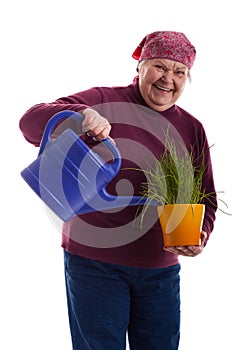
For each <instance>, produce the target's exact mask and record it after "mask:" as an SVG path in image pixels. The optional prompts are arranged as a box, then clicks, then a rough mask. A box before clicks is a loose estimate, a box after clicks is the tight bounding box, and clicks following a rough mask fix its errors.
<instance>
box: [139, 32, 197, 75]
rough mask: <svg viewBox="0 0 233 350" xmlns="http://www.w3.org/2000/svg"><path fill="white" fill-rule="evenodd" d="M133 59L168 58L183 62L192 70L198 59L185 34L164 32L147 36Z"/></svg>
mask: <svg viewBox="0 0 233 350" xmlns="http://www.w3.org/2000/svg"><path fill="white" fill-rule="evenodd" d="M132 57H133V58H135V59H136V60H138V61H143V60H146V59H149V58H166V59H170V60H173V61H178V62H181V63H183V64H184V65H185V66H186V67H188V68H189V69H190V68H191V67H192V65H193V63H194V60H195V57H196V50H195V47H194V46H193V45H192V44H191V43H190V41H189V40H188V39H187V37H186V36H185V35H184V34H183V33H179V32H170V31H162V32H154V33H151V34H148V35H147V36H145V38H144V39H143V40H142V41H141V43H140V44H139V45H138V47H137V48H136V50H135V51H134V53H133V55H132Z"/></svg>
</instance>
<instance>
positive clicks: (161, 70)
mask: <svg viewBox="0 0 233 350" xmlns="http://www.w3.org/2000/svg"><path fill="white" fill-rule="evenodd" d="M155 68H156V69H157V70H158V71H159V72H165V71H166V68H165V67H163V66H161V65H160V64H156V65H155Z"/></svg>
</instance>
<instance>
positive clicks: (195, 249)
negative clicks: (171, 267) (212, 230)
mask: <svg viewBox="0 0 233 350" xmlns="http://www.w3.org/2000/svg"><path fill="white" fill-rule="evenodd" d="M206 238H207V233H206V232H205V231H202V232H201V244H200V245H199V246H195V245H192V246H191V245H190V246H179V247H166V248H164V250H166V251H167V252H170V253H173V254H179V255H183V256H196V255H199V254H201V253H202V251H203V248H204V246H205V240H206Z"/></svg>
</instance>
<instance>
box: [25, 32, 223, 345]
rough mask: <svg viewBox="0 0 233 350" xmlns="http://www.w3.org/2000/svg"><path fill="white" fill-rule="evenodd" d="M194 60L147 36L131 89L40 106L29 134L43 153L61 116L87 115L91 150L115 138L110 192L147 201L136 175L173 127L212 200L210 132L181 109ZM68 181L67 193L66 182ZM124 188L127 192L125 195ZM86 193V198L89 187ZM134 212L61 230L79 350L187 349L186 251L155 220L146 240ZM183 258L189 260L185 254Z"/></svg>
mask: <svg viewBox="0 0 233 350" xmlns="http://www.w3.org/2000/svg"><path fill="white" fill-rule="evenodd" d="M195 56H196V51H195V48H194V47H193V46H192V45H191V43H190V42H189V41H188V39H187V38H186V37H185V35H184V34H182V33H179V32H169V31H166V32H164V31H163V32H155V33H152V34H149V35H147V36H146V37H145V38H144V39H143V41H142V42H141V44H140V45H139V46H138V47H137V49H136V50H135V51H134V53H133V57H134V58H135V59H137V60H138V61H139V66H138V77H136V78H135V79H134V81H133V82H132V83H130V84H129V85H127V86H114V87H103V86H102V87H95V88H90V89H88V90H85V91H81V92H77V93H75V94H73V95H69V96H67V97H61V98H58V99H57V100H55V101H53V102H50V103H47V102H46V103H40V104H36V105H34V106H32V107H31V108H30V109H29V110H28V111H27V112H26V113H25V114H24V116H23V117H22V118H21V120H20V128H21V130H22V132H23V135H24V136H25V138H26V139H27V141H29V142H31V143H32V144H34V145H36V146H38V145H39V144H40V141H41V137H42V135H43V131H44V128H45V126H46V123H47V122H48V120H49V119H50V118H51V117H52V116H53V115H54V114H56V113H58V112H61V111H64V110H72V111H75V112H79V113H82V114H83V117H84V121H83V122H82V130H83V132H84V133H85V134H84V135H83V138H84V140H85V141H86V143H87V144H88V145H89V146H90V147H91V148H93V147H97V146H99V143H97V141H101V140H103V139H104V138H106V137H108V136H110V137H112V138H113V139H115V140H116V143H117V146H118V148H119V150H120V152H121V157H122V167H121V169H120V172H119V173H118V174H117V176H116V177H115V178H114V179H113V181H111V183H109V186H108V190H109V192H110V193H112V194H113V193H116V192H117V194H122V193H121V192H124V195H139V194H140V192H141V183H142V182H144V181H146V180H148V178H147V177H146V174H145V173H143V172H139V171H138V172H137V174H136V173H135V172H134V171H131V170H132V166H133V167H135V164H140V168H141V169H142V165H143V164H145V163H144V162H145V161H146V162H147V161H150V160H151V158H152V160H153V159H154V158H156V159H158V158H159V157H160V156H161V154H163V153H164V147H163V146H164V144H165V143H164V142H165V139H164V138H163V136H164V130H167V129H168V127H169V131H171V132H172V135H171V136H172V138H173V139H174V137H175V140H176V141H177V143H178V144H179V145H180V141H183V144H184V147H186V148H187V150H188V151H190V147H192V146H193V148H192V151H193V153H194V155H195V156H194V159H195V162H197V164H195V165H196V166H198V165H200V150H201V151H202V150H203V152H204V154H205V158H204V161H205V164H204V168H205V174H204V176H203V183H202V185H203V188H205V190H206V191H207V193H209V192H211V193H213V194H214V193H215V186H214V180H213V173H212V167H211V159H210V153H209V146H208V141H207V137H206V133H205V130H204V128H203V126H202V124H201V123H200V122H199V120H197V119H196V118H195V117H193V116H192V115H190V114H189V113H188V112H186V111H185V110H183V109H182V108H180V107H179V106H177V105H176V104H175V103H176V101H177V99H178V98H179V97H180V95H181V94H182V91H183V89H184V86H185V83H186V80H187V77H188V74H189V70H190V69H191V67H192V65H193V62H194V60H195ZM73 122H74V120H73ZM74 124H75V123H73V124H72V126H73V127H74V130H75V131H77V128H76V129H75V125H74ZM60 126H61V125H59V127H60ZM173 134H174V135H173ZM84 158H85V157H84ZM198 162H199V163H198ZM130 168H131V170H130ZM127 169H128V170H127ZM84 175H85V174H84ZM122 180H123V181H122ZM60 181H61V184H62V181H63V179H62V178H61V179H60ZM122 182H124V183H126V186H125V187H124V189H123V191H121V189H120V190H119V191H118V185H119V184H120V183H122ZM119 187H120V186H119ZM61 188H62V186H61ZM84 192H85V193H86V192H87V193H88V188H86V187H85V188H84ZM118 192H119V193H118ZM132 193H133V194H132ZM100 199H101V200H103V198H100ZM89 204H90V203H89ZM212 204H213V203H206V210H205V217H204V219H203V225H202V231H203V232H206V235H204V234H203V235H202V239H201V244H200V246H199V247H197V249H196V250H193V255H192V256H194V255H195V256H196V255H198V254H200V253H201V252H202V250H203V248H204V246H205V245H206V244H207V241H208V239H209V236H210V234H211V232H212V230H213V225H214V221H215V211H216V206H215V205H212ZM135 213H137V207H136V208H132V207H130V206H127V205H126V206H125V207H124V208H122V210H119V211H116V212H111V211H110V212H108V211H107V212H106V211H97V210H96V211H95V212H94V213H87V214H85V215H74V217H73V218H72V219H71V220H70V221H68V222H65V223H64V225H63V227H62V247H63V248H64V258H65V281H66V291H67V301H68V311H69V320H70V330H71V336H72V344H73V350H77V349H79V350H87V348H88V349H96V350H106V349H108V350H110V349H111V350H125V347H126V333H127V332H128V340H129V345H130V348H131V349H134V350H141V349H142V348H145V349H148V350H149V349H155V348H156V349H159V350H177V349H178V347H179V336H180V285H179V271H180V264H179V258H178V257H179V255H181V250H179V251H176V252H171V251H167V250H165V249H164V246H163V238H162V231H161V226H160V224H159V222H158V220H157V218H155V221H154V219H152V221H153V222H151V218H149V217H148V218H147V222H146V232H143V234H142V231H141V229H140V222H139V221H140V220H137V219H138V217H135ZM136 216H137V215H136ZM149 216H150V215H149ZM151 217H152V216H151ZM153 217H154V216H153ZM139 219H140V218H139ZM144 223H145V220H144ZM116 232H117V233H116ZM100 234H101V237H103V234H104V235H105V234H106V236H105V237H112V241H111V242H109V243H108V241H107V239H99V238H98V237H100ZM83 237H85V239H86V238H87V237H89V241H86V240H85V243H84V242H83V241H82V238H83ZM118 237H123V238H124V239H125V237H129V238H130V242H128V241H127V243H125V240H124V241H120V243H118V241H117V239H118ZM93 242H94V244H93ZM182 255H186V256H190V254H189V252H187V251H185V250H184V249H182Z"/></svg>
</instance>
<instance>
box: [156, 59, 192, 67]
mask: <svg viewBox="0 0 233 350" xmlns="http://www.w3.org/2000/svg"><path fill="white" fill-rule="evenodd" d="M155 60H156V62H155V63H160V64H161V65H163V66H165V67H166V68H167V65H166V63H164V62H162V61H160V59H157V58H156V59H155ZM177 63H179V62H177ZM186 68H187V67H186V66H184V65H183V66H178V67H176V69H184V70H185V69H186Z"/></svg>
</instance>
